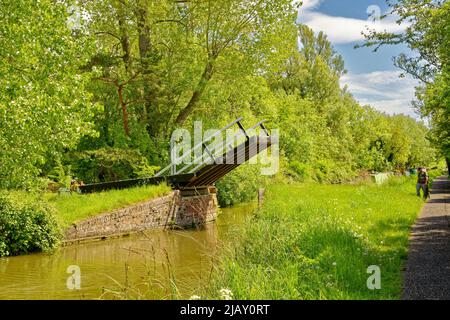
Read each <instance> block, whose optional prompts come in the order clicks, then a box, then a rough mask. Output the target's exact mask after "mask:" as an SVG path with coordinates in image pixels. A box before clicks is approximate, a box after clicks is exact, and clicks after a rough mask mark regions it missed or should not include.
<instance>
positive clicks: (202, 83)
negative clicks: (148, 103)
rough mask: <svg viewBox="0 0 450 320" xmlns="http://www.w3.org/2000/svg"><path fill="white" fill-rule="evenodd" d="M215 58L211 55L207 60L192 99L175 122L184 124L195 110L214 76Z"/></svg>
mask: <svg viewBox="0 0 450 320" xmlns="http://www.w3.org/2000/svg"><path fill="white" fill-rule="evenodd" d="M214 60H215V57H210V58H209V59H208V61H207V62H206V65H205V69H204V70H203V73H202V76H201V77H200V80H199V82H198V83H197V86H196V87H195V90H194V92H193V93H192V96H191V99H189V102H188V103H187V104H186V106H185V107H184V108H183V109H182V110H181V111H180V113H179V114H178V116H177V118H176V120H175V124H177V125H182V124H183V122H184V121H185V120H186V119H187V117H189V115H190V114H191V113H192V112H193V111H194V108H195V106H196V105H197V103H198V101H199V100H200V98H201V96H202V94H203V91H205V88H206V85H207V84H208V82H209V80H211V77H212V76H213V73H214Z"/></svg>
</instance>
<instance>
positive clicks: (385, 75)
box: [341, 71, 419, 116]
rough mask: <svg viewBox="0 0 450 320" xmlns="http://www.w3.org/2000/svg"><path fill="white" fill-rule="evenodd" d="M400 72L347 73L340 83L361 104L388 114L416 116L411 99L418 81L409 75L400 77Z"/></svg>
mask: <svg viewBox="0 0 450 320" xmlns="http://www.w3.org/2000/svg"><path fill="white" fill-rule="evenodd" d="M400 74H401V72H400V71H376V72H370V73H364V74H351V73H349V74H347V75H345V76H343V77H342V78H341V84H342V85H343V86H344V85H347V86H348V90H349V91H350V92H351V93H352V94H353V95H354V96H355V98H356V99H357V100H358V101H359V102H360V103H361V104H369V105H371V106H372V107H374V108H376V109H377V110H380V111H383V112H386V113H389V114H394V113H395V114H398V113H403V114H408V115H411V116H416V114H415V113H414V110H413V109H412V106H411V101H412V100H413V99H414V92H415V87H416V86H417V85H419V82H418V81H417V80H414V79H412V78H410V77H406V78H400V77H399V76H400Z"/></svg>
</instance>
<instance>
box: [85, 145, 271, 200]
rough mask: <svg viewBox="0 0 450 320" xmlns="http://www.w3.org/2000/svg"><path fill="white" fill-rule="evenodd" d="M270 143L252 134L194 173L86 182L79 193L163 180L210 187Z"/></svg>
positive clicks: (152, 183) (171, 184)
mask: <svg viewBox="0 0 450 320" xmlns="http://www.w3.org/2000/svg"><path fill="white" fill-rule="evenodd" d="M271 145H272V139H271V137H261V136H251V137H249V138H248V139H247V140H246V141H245V142H243V143H242V144H240V145H238V146H237V147H235V148H234V149H232V150H230V151H228V152H226V153H224V154H223V155H222V156H221V157H220V158H217V159H215V162H213V163H210V164H206V165H205V166H203V167H202V168H200V169H199V170H198V171H196V172H194V173H185V174H176V175H168V176H158V177H151V178H141V179H130V180H121V181H114V182H103V183H94V184H87V185H84V186H81V187H80V190H81V192H82V193H91V192H99V191H104V190H110V189H125V188H130V187H133V186H139V185H156V184H159V183H162V182H166V183H167V184H168V185H170V186H172V187H173V188H198V187H205V186H210V185H213V184H214V183H215V182H216V181H218V180H219V179H221V178H222V177H224V176H225V175H226V174H228V173H229V172H230V171H232V170H234V169H235V168H237V167H238V166H240V165H241V164H243V163H245V162H246V161H248V160H250V159H251V158H253V157H254V156H255V155H257V154H258V153H260V152H262V151H263V150H265V149H267V148H269V147H270V146H271ZM211 162H212V160H211Z"/></svg>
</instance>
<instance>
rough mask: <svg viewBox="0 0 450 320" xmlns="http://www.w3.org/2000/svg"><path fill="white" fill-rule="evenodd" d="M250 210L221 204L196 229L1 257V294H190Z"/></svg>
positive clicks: (92, 296)
mask: <svg viewBox="0 0 450 320" xmlns="http://www.w3.org/2000/svg"><path fill="white" fill-rule="evenodd" d="M254 209H255V205H254V204H246V205H241V206H237V207H234V208H226V209H221V213H220V214H219V216H218V218H217V221H216V222H215V223H210V224H208V225H206V226H204V227H203V228H202V229H198V230H180V231H165V230H152V231H147V232H145V233H142V234H136V235H130V236H128V237H123V238H116V239H108V240H102V241H96V242H90V243H85V244H77V245H72V246H66V247H62V248H60V249H58V250H57V251H56V252H54V253H52V254H32V255H25V256H17V257H7V258H0V299H99V298H103V299H118V298H130V299H139V298H145V299H170V298H176V297H178V298H189V297H190V296H191V295H197V294H198V293H199V292H198V291H199V288H200V287H201V286H202V285H205V283H207V282H208V281H209V275H210V271H211V266H212V264H213V263H214V260H215V259H217V257H218V255H219V254H220V248H221V247H222V246H223V244H226V243H227V242H230V241H233V238H234V237H236V235H237V234H239V229H240V226H241V225H242V224H243V222H244V221H245V219H246V218H247V217H249V216H250V215H251V214H252V213H253V211H254ZM74 271H75V272H76V273H77V272H78V271H79V275H80V277H79V278H78V279H80V281H79V283H78V282H76V281H74V278H73V277H71V275H72V272H74ZM68 272H70V273H68ZM76 273H75V274H73V275H76ZM78 284H79V289H77V286H78Z"/></svg>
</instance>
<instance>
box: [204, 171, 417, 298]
mask: <svg viewBox="0 0 450 320" xmlns="http://www.w3.org/2000/svg"><path fill="white" fill-rule="evenodd" d="M414 186H415V184H414V178H406V177H402V178H392V179H390V180H389V181H388V182H387V183H385V184H384V185H382V186H377V185H375V184H367V185H319V184H305V185H273V186H271V187H269V188H268V190H267V194H266V200H265V203H264V208H263V209H262V210H261V211H260V212H258V213H257V214H256V215H255V216H254V217H252V218H251V219H250V220H249V221H247V223H246V225H245V227H243V228H242V234H241V235H240V237H239V239H238V241H236V242H233V244H231V245H228V246H226V247H225V248H224V251H223V252H224V253H223V255H222V258H221V259H220V262H219V263H218V264H217V267H216V269H215V272H214V273H213V280H212V281H211V282H210V283H209V284H208V285H207V288H206V289H204V291H203V292H202V293H200V292H199V294H201V295H202V296H208V297H211V298H220V297H218V296H217V294H218V292H220V289H221V288H228V289H230V290H231V292H232V293H233V298H234V299H397V298H399V297H400V291H401V270H402V267H403V265H404V262H405V258H406V255H407V245H408V236H409V231H410V227H411V225H412V224H413V223H414V221H415V219H416V217H417V215H418V213H419V211H420V209H421V207H422V205H423V201H422V200H421V199H418V198H417V197H416V195H415V192H414V190H415V188H414ZM371 265H376V266H378V267H379V268H380V271H381V289H380V290H369V289H368V287H367V279H368V277H369V276H370V275H371V274H369V273H368V272H367V269H368V267H369V266H371Z"/></svg>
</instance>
